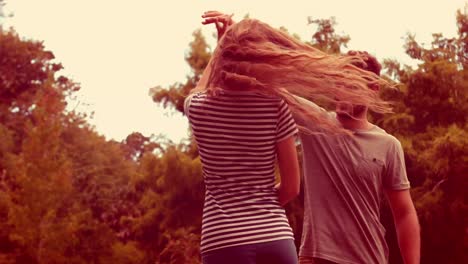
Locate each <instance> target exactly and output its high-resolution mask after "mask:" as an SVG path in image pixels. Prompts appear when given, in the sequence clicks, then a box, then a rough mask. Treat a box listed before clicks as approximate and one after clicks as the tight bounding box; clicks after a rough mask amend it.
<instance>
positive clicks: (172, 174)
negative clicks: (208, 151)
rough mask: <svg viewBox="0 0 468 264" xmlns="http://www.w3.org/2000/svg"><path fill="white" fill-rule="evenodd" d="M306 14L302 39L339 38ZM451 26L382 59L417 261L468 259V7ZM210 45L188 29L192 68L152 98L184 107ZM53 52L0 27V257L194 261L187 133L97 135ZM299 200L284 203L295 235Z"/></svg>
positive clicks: (197, 218)
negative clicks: (417, 231)
mask: <svg viewBox="0 0 468 264" xmlns="http://www.w3.org/2000/svg"><path fill="white" fill-rule="evenodd" d="M310 22H311V23H316V24H317V25H318V29H317V31H316V32H315V33H314V34H313V35H312V37H311V39H310V40H309V44H310V45H313V46H315V47H317V48H320V49H322V50H325V51H327V52H332V53H340V52H341V51H342V49H343V48H344V47H346V44H347V42H348V41H349V39H350V38H349V36H342V35H338V34H336V33H335V32H334V29H333V26H334V21H333V20H313V21H310ZM456 26H457V28H458V35H457V36H456V37H454V38H446V37H444V36H442V35H440V34H434V39H433V42H432V43H431V45H430V46H428V47H425V46H422V45H420V44H419V43H418V42H417V41H416V40H415V38H414V37H413V36H411V35H409V36H407V38H406V41H405V45H404V48H405V50H406V53H407V54H408V55H410V56H411V57H412V58H413V59H415V60H417V62H418V66H417V67H415V68H411V67H409V66H405V65H400V64H399V63H398V62H397V61H392V60H385V61H383V64H384V66H385V67H384V69H385V71H386V73H387V74H388V76H389V78H391V79H392V80H394V81H395V82H397V83H398V84H399V87H400V89H399V91H396V90H395V91H390V90H389V91H383V96H384V97H385V98H387V99H389V100H391V101H394V102H395V114H393V115H388V116H377V115H374V116H373V120H374V121H375V122H376V123H377V124H378V125H379V126H381V127H383V128H384V129H385V130H387V131H388V132H390V133H392V134H394V135H396V136H397V137H398V138H399V139H400V141H401V142H402V144H403V146H404V149H405V154H406V165H407V170H408V174H409V177H410V180H411V182H412V185H413V189H412V195H413V198H414V201H415V204H416V207H417V210H418V214H419V218H420V222H421V226H422V243H423V252H422V263H437V264H440V263H447V264H452V263H453V264H455V263H457V264H458V263H468V257H467V252H468V242H467V241H468V233H467V230H468V205H467V200H468V197H467V196H468V193H467V190H468V175H467V172H468V125H467V113H468V111H467V110H468V100H467V99H468V98H467V97H468V68H467V66H468V65H467V63H468V16H467V14H466V12H465V13H462V12H458V14H457V16H456ZM382 34H383V33H382ZM210 55H211V49H210V48H209V46H208V45H207V43H206V41H205V39H204V37H203V36H202V34H201V33H200V31H196V32H195V33H194V35H193V41H192V42H191V43H190V52H189V53H188V54H187V56H186V60H187V63H188V64H189V65H190V66H191V68H192V73H191V74H190V75H189V76H188V77H187V79H186V80H184V81H183V82H180V83H176V84H174V85H171V86H170V87H155V88H153V89H151V96H152V98H153V100H154V101H155V102H156V103H158V104H163V105H164V106H167V107H173V109H174V110H175V111H180V112H181V111H182V104H183V99H184V97H185V96H186V94H187V93H188V91H189V90H190V89H191V88H193V87H194V86H195V84H196V82H197V81H198V79H199V77H200V74H201V72H202V71H203V69H204V67H205V66H206V64H207V62H208V60H209V58H210ZM53 59H54V56H53V53H52V52H50V51H47V50H45V49H44V46H43V45H42V43H40V42H36V41H32V40H27V39H24V38H21V37H20V36H18V34H17V33H15V32H14V31H13V30H5V29H1V28H0V139H1V140H0V263H28V264H30V263H31V264H34V263H41V264H42V263H48V264H49V263H51V264H53V263H177V264H178V263H199V262H200V260H199V250H198V247H199V245H198V244H199V240H200V235H199V234H200V225H201V212H202V203H203V194H204V189H203V188H204V187H203V179H202V174H201V165H200V161H199V158H198V154H197V149H196V146H195V144H194V143H193V142H191V143H188V144H182V143H181V144H172V143H171V142H170V141H168V140H166V139H164V138H162V137H155V136H149V137H147V136H144V135H142V134H140V133H138V132H135V133H132V134H131V135H129V136H128V137H127V138H126V139H125V140H124V141H122V142H116V141H113V140H106V139H105V138H104V137H103V136H101V135H99V134H98V133H97V132H96V131H95V130H94V128H93V127H91V126H90V125H89V124H88V123H87V121H86V118H87V117H86V115H84V114H80V113H76V112H74V111H67V110H66V106H67V102H71V101H73V97H74V94H75V92H76V91H78V90H79V88H80V87H79V85H78V84H77V83H75V82H73V81H72V80H70V79H68V78H67V77H64V76H60V69H61V68H62V65H60V64H58V63H56V62H54V60H53ZM161 125H165V124H161ZM301 199H302V197H299V198H298V199H296V200H295V201H294V202H293V203H291V204H290V205H289V206H288V208H287V211H288V217H289V219H290V222H291V225H292V226H293V228H294V230H295V233H296V237H297V238H298V239H297V242H299V240H300V239H299V238H300V234H301V225H302V212H301V210H302V202H301ZM382 217H383V221H384V222H385V223H387V225H388V227H389V232H388V241H389V244H390V245H391V247H392V249H391V263H400V262H401V260H400V259H399V256H398V249H397V248H396V247H397V245H396V241H395V236H394V233H393V232H394V231H393V230H392V226H391V215H390V214H389V212H388V210H384V212H383V213H382Z"/></svg>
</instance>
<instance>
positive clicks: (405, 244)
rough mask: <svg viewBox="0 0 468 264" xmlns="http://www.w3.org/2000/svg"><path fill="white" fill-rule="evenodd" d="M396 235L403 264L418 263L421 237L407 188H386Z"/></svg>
mask: <svg viewBox="0 0 468 264" xmlns="http://www.w3.org/2000/svg"><path fill="white" fill-rule="evenodd" d="M385 193H386V195H387V199H388V202H389V204H390V207H391V209H392V213H393V221H394V222H395V227H396V232H397V236H398V245H399V246H400V252H401V255H402V257H403V261H404V263H405V264H419V261H420V254H421V253H420V252H421V238H420V230H419V222H418V216H417V214H416V209H415V208H414V205H413V201H412V200H411V195H410V192H409V189H405V190H386V191H385Z"/></svg>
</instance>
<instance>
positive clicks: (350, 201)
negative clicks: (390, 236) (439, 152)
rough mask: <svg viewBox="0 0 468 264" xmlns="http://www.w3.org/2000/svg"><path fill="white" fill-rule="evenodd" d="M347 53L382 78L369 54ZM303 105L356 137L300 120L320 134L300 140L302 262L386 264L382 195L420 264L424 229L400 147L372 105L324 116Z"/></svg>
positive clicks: (402, 241) (408, 261) (408, 253)
mask: <svg viewBox="0 0 468 264" xmlns="http://www.w3.org/2000/svg"><path fill="white" fill-rule="evenodd" d="M349 54H350V55H357V56H361V57H362V58H363V60H364V61H365V62H366V63H365V64H363V65H356V66H358V67H360V68H362V69H364V70H368V71H371V72H374V73H375V74H377V75H380V68H381V66H380V64H379V63H378V62H377V60H376V59H375V58H374V57H372V56H371V55H369V54H368V53H367V52H350V53H349ZM370 88H371V89H374V90H377V89H378V87H375V86H374V87H370ZM297 99H298V100H299V101H300V102H302V103H303V104H304V105H308V106H309V107H315V108H316V109H317V110H319V111H323V113H324V114H326V115H328V116H329V118H331V119H333V120H335V121H336V122H338V123H339V124H340V125H341V126H342V127H343V128H345V129H347V130H349V131H350V132H351V133H352V134H351V135H330V134H326V133H320V128H319V127H314V124H310V122H307V121H306V120H302V119H301V118H300V117H296V122H297V123H298V124H299V125H302V126H305V127H307V128H309V129H310V130H312V131H314V132H318V133H312V134H305V133H302V134H301V141H302V148H303V166H304V222H303V233H302V241H301V247H300V252H299V258H300V263H303V264H305V263H316V264H321V263H343V264H363V263H365V264H371V263H388V248H387V244H386V242H385V229H384V227H383V226H382V224H381V223H380V221H379V218H380V216H379V212H380V205H381V197H382V196H384V195H385V196H386V197H387V200H388V202H389V204H390V207H391V209H392V212H393V218H394V222H395V226H396V230H397V235H398V242H399V246H400V251H401V254H402V257H403V260H404V263H405V264H413V263H419V258H420V236H419V224H418V219H417V215H416V211H415V208H414V205H413V202H412V200H411V196H410V192H409V188H410V185H409V182H408V179H407V175H406V170H405V162H404V156H403V150H402V147H401V144H400V142H399V141H398V140H397V139H396V138H395V137H393V136H391V135H389V134H387V133H386V132H385V131H384V130H382V129H381V128H379V127H377V126H376V125H373V124H371V123H370V122H369V121H368V119H367V111H368V107H367V106H362V105H360V106H353V105H345V104H342V103H340V102H337V105H336V112H326V111H325V110H324V109H322V108H319V107H318V106H317V105H315V104H313V103H311V102H309V101H307V100H305V99H302V98H299V97H298V98H297Z"/></svg>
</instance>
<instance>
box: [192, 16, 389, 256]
mask: <svg viewBox="0 0 468 264" xmlns="http://www.w3.org/2000/svg"><path fill="white" fill-rule="evenodd" d="M213 16H215V15H214V14H213V13H208V14H207V15H206V18H207V20H206V21H205V22H207V23H209V19H210V17H213ZM216 22H222V23H223V21H216ZM224 22H225V21H224ZM225 24H226V23H225ZM217 28H218V35H219V43H218V47H217V49H216V50H215V52H214V55H213V57H212V60H211V61H210V63H209V65H208V66H207V68H206V70H205V72H204V73H203V76H202V78H201V80H200V82H199V83H198V85H197V87H196V88H195V89H194V90H193V92H192V93H191V95H190V96H189V97H187V99H186V101H185V111H186V115H187V117H188V118H189V121H190V124H191V127H192V130H193V135H194V137H195V140H196V142H197V144H198V148H199V153H200V157H201V161H202V165H203V173H204V180H205V185H206V193H205V205H204V212H203V223H202V242H201V253H202V259H203V263H206V264H211V263H297V255H296V250H295V246H294V242H293V234H292V231H291V228H290V226H289V224H288V221H287V218H286V215H285V212H284V209H283V208H282V206H283V205H285V204H286V203H287V202H288V201H289V200H291V199H292V198H294V197H295V196H296V195H297V193H298V191H299V168H298V161H297V153H296V148H295V144H294V140H295V139H294V137H295V134H296V132H297V129H296V126H295V124H294V121H293V119H292V116H291V113H290V110H289V107H288V105H289V106H290V107H291V110H293V111H298V112H299V113H301V114H303V115H305V116H307V117H308V118H309V120H313V121H315V122H319V123H320V124H321V125H322V126H324V127H326V128H328V129H329V130H330V131H339V128H338V127H336V124H334V123H333V122H330V121H329V120H328V119H326V118H324V117H322V116H320V114H319V113H317V112H316V111H315V110H311V109H307V108H306V106H301V105H300V104H299V103H298V102H297V101H296V99H294V97H293V96H292V93H291V92H293V93H294V94H297V95H302V96H306V97H320V98H322V99H327V100H334V99H335V98H337V99H339V100H342V101H346V102H350V103H356V104H362V103H363V102H366V103H368V105H370V106H371V107H373V108H375V109H377V110H381V111H384V110H387V105H386V104H385V103H384V102H381V101H379V99H378V97H376V96H375V94H373V93H369V92H368V89H365V88H364V87H367V85H368V84H369V82H380V79H379V78H376V77H375V76H373V75H371V74H366V73H365V72H364V73H363V72H362V71H360V70H359V69H358V68H357V67H355V66H352V65H351V64H350V63H351V62H353V60H358V58H339V57H332V56H329V55H326V54H324V53H322V52H320V51H318V50H316V49H313V48H311V47H309V46H308V45H305V44H303V43H301V42H299V41H297V40H296V39H294V38H292V37H290V36H289V35H287V34H285V33H284V32H281V31H279V30H276V29H273V28H271V27H270V26H268V25H267V24H265V23H262V22H260V21H258V20H251V19H247V20H243V21H241V22H239V23H237V24H235V25H232V26H231V27H229V28H227V30H226V31H225V33H224V32H223V31H224V27H223V26H219V25H218V24H217ZM223 33H224V34H223ZM311 87H314V88H313V89H311ZM276 157H277V159H278V165H279V170H280V178H281V183H280V184H278V185H276V186H275V174H274V168H275V160H276Z"/></svg>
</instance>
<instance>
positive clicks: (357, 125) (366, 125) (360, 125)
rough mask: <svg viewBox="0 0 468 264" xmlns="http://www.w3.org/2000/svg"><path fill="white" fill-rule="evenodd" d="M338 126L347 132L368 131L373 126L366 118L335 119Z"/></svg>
mask: <svg viewBox="0 0 468 264" xmlns="http://www.w3.org/2000/svg"><path fill="white" fill-rule="evenodd" d="M337 119H338V121H339V122H340V124H341V125H342V126H343V128H345V129H349V130H369V129H371V128H372V127H374V125H373V124H372V123H370V122H369V120H367V117H362V118H340V117H337Z"/></svg>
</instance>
